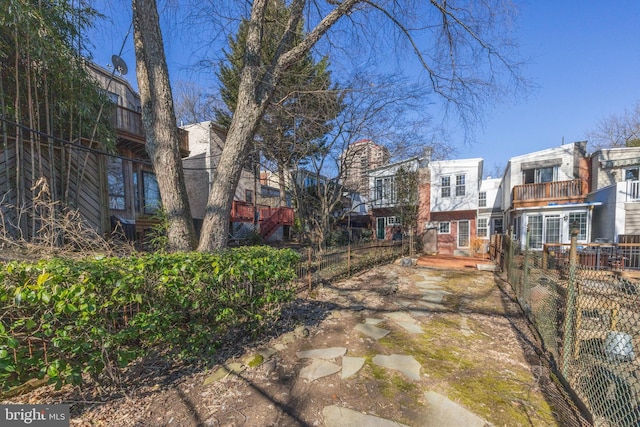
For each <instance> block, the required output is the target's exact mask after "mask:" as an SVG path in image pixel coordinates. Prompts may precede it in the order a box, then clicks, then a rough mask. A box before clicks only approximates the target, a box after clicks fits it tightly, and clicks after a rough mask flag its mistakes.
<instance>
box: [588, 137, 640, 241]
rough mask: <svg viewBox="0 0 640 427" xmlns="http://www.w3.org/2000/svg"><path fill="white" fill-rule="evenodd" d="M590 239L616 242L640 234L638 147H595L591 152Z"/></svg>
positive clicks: (639, 154) (639, 164) (639, 156)
mask: <svg viewBox="0 0 640 427" xmlns="http://www.w3.org/2000/svg"><path fill="white" fill-rule="evenodd" d="M591 189H592V191H591V193H590V194H589V196H588V198H587V200H589V201H591V202H594V203H599V205H596V206H595V208H594V220H593V233H592V237H593V239H599V240H604V241H608V242H615V243H618V242H619V241H620V236H623V235H640V147H620V148H608V149H602V150H598V151H596V152H595V153H593V154H592V155H591Z"/></svg>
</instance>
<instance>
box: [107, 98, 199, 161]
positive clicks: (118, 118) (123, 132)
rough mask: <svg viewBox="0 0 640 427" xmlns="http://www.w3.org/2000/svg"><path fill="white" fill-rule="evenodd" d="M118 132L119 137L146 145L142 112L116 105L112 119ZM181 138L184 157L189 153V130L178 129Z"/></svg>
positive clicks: (181, 152)
mask: <svg viewBox="0 0 640 427" xmlns="http://www.w3.org/2000/svg"><path fill="white" fill-rule="evenodd" d="M112 123H113V125H114V126H115V128H116V131H117V133H118V138H122V139H126V140H127V141H132V142H134V143H138V144H140V145H141V146H144V144H145V143H146V137H145V134H144V127H143V126H142V114H141V113H139V112H138V111H135V110H131V109H129V108H126V107H123V106H121V105H118V106H116V111H115V115H114V117H113V121H112ZM178 138H179V139H180V154H181V155H182V157H186V156H188V155H189V132H187V131H186V130H184V129H178Z"/></svg>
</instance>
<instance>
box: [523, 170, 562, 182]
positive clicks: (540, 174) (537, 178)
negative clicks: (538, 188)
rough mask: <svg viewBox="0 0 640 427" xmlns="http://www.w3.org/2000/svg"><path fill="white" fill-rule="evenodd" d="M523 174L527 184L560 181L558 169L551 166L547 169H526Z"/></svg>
mask: <svg viewBox="0 0 640 427" xmlns="http://www.w3.org/2000/svg"><path fill="white" fill-rule="evenodd" d="M522 174H523V181H524V183H525V184H540V183H543V182H554V181H557V180H558V167H557V166H550V167H546V168H536V169H526V170H524V171H523V172H522Z"/></svg>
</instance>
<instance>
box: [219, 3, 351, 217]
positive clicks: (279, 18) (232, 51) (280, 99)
mask: <svg viewBox="0 0 640 427" xmlns="http://www.w3.org/2000/svg"><path fill="white" fill-rule="evenodd" d="M288 19H289V11H288V9H287V7H286V5H285V4H284V2H282V1H281V0H275V1H273V2H269V5H268V7H267V11H266V22H267V23H268V24H266V25H265V28H266V31H265V33H264V34H263V38H262V44H263V49H262V55H263V57H262V58H261V62H262V63H263V64H264V65H265V66H268V64H270V63H271V62H272V61H273V58H274V57H275V55H276V49H277V47H278V43H279V41H280V39H281V38H282V34H283V32H284V30H285V27H286V23H287V20H288ZM247 31H248V21H246V20H245V21H243V22H242V23H241V24H240V27H239V30H238V34H237V35H236V37H235V38H233V37H230V39H229V50H228V51H225V56H226V59H227V62H226V63H224V64H222V65H221V66H220V69H219V70H218V73H217V77H218V79H219V80H220V82H221V90H220V94H221V98H222V101H223V102H224V104H225V105H226V107H227V108H226V109H224V110H223V109H217V110H216V122H217V123H218V124H219V125H220V126H222V127H224V128H228V126H229V125H230V123H231V118H232V115H233V113H234V111H235V109H236V103H237V99H238V87H239V82H240V78H241V73H242V69H243V66H244V55H245V44H246V37H247ZM301 39H302V23H300V24H299V25H298V31H297V34H296V35H295V39H294V41H293V45H294V46H295V45H296V44H297V43H298V42H299V41H300V40H301ZM328 66H329V61H328V59H327V58H326V57H325V58H322V59H321V60H319V61H316V60H315V59H314V58H313V56H312V55H311V53H307V55H305V56H304V57H303V58H302V59H301V60H300V61H298V62H297V63H296V64H294V65H293V66H292V67H291V68H289V69H288V70H287V72H286V74H285V75H283V77H282V79H281V81H280V85H279V86H278V88H277V89H276V91H275V93H274V95H273V97H272V98H271V99H272V101H271V103H270V104H269V106H268V107H267V109H266V111H265V114H264V116H263V118H262V120H261V123H260V126H259V128H258V131H257V133H256V146H255V151H256V155H255V156H256V157H257V153H258V152H261V153H262V154H263V155H264V156H265V158H266V159H267V160H270V161H272V162H274V163H275V164H276V165H277V168H278V181H279V186H280V203H281V205H284V203H285V201H286V195H285V183H286V179H285V175H286V174H287V172H288V171H291V170H292V169H295V168H296V167H297V166H298V165H299V164H300V163H303V162H304V159H305V158H308V157H310V156H313V155H314V154H317V153H318V152H320V151H321V150H322V147H323V144H324V140H323V137H324V135H326V134H327V133H328V132H329V131H330V129H331V126H332V125H331V121H332V120H333V119H335V118H336V117H337V116H338V115H339V114H340V111H341V110H342V103H341V101H342V95H341V93H340V91H339V90H338V89H337V88H336V87H335V86H334V85H332V83H331V72H330V71H329V69H328Z"/></svg>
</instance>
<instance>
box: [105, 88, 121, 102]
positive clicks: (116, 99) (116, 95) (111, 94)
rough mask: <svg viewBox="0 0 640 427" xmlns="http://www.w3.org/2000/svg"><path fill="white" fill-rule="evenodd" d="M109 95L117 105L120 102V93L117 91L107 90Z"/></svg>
mask: <svg viewBox="0 0 640 427" xmlns="http://www.w3.org/2000/svg"><path fill="white" fill-rule="evenodd" d="M107 96H108V97H109V100H110V101H111V102H113V103H114V104H115V105H118V104H120V95H118V94H117V93H114V92H111V91H109V92H107Z"/></svg>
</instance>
